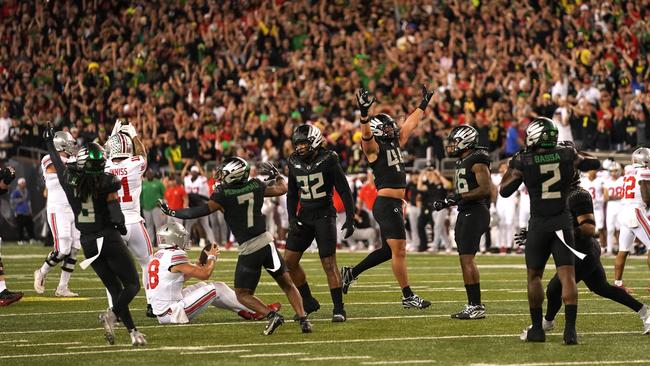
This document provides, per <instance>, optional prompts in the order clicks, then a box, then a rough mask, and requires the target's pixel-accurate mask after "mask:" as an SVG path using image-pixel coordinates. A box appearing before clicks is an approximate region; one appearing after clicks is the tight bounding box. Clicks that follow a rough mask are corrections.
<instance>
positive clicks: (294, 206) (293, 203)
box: [287, 170, 298, 221]
mask: <svg viewBox="0 0 650 366" xmlns="http://www.w3.org/2000/svg"><path fill="white" fill-rule="evenodd" d="M287 189H288V190H287V213H288V215H289V221H291V220H293V219H295V218H296V214H297V212H296V211H297V210H298V185H297V184H296V177H295V176H294V175H293V172H292V171H291V170H290V171H289V177H288V182H287Z"/></svg>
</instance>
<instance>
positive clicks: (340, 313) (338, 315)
mask: <svg viewBox="0 0 650 366" xmlns="http://www.w3.org/2000/svg"><path fill="white" fill-rule="evenodd" d="M346 320H348V317H347V316H346V314H345V310H343V309H341V310H334V313H333V314H332V323H343V322H345V321H346Z"/></svg>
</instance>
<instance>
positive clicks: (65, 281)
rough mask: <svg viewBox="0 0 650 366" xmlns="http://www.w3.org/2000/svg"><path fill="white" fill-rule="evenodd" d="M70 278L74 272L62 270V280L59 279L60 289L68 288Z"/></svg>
mask: <svg viewBox="0 0 650 366" xmlns="http://www.w3.org/2000/svg"><path fill="white" fill-rule="evenodd" d="M70 276H72V272H68V271H63V270H61V279H59V287H61V288H63V287H68V282H70Z"/></svg>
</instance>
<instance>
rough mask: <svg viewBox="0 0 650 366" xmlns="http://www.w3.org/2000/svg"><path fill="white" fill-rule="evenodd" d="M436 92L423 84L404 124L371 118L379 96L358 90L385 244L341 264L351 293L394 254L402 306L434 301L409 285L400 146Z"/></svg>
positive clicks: (379, 116) (385, 117)
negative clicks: (362, 276)
mask: <svg viewBox="0 0 650 366" xmlns="http://www.w3.org/2000/svg"><path fill="white" fill-rule="evenodd" d="M432 95H433V92H430V91H428V90H427V89H426V87H424V86H423V87H422V101H421V102H420V106H419V107H418V108H417V109H416V110H415V111H414V112H413V113H411V115H409V116H408V118H407V119H406V121H405V122H404V123H403V124H402V126H398V125H397V124H396V123H395V121H394V120H393V118H392V117H390V116H389V115H387V114H384V113H380V114H377V115H374V116H372V118H368V111H369V110H370V106H372V104H373V103H374V102H375V98H374V97H371V96H370V95H369V93H368V91H367V90H365V89H361V90H359V92H358V94H357V102H358V103H359V110H360V111H361V132H362V142H361V146H362V148H363V152H364V154H365V155H366V158H367V159H368V162H369V163H370V167H371V168H372V171H373V175H374V177H375V185H376V186H377V200H376V201H375V205H374V206H373V208H372V214H373V216H374V217H375V220H377V223H378V224H379V231H380V234H381V240H382V247H381V248H379V249H377V250H375V251H374V252H372V253H370V254H368V256H367V257H366V258H364V259H363V260H362V261H361V262H359V263H358V264H357V265H356V266H354V267H343V268H341V278H342V281H343V293H347V291H348V288H349V287H350V284H352V282H353V281H354V280H355V279H356V278H357V277H358V276H359V275H360V274H361V273H362V272H364V271H366V270H368V269H370V268H373V267H375V266H377V265H379V264H381V263H384V262H386V261H388V260H389V259H391V258H392V262H393V263H392V264H393V274H394V275H395V278H396V279H397V282H398V283H399V286H400V287H401V288H402V306H404V307H405V308H419V309H423V308H426V307H428V306H429V305H431V302H430V301H427V300H424V299H422V298H420V297H419V296H418V295H416V294H414V293H413V291H412V290H411V287H410V286H409V280H408V270H407V268H406V227H405V226H404V208H403V204H404V201H403V199H404V195H405V192H406V189H405V188H406V172H405V171H404V162H403V161H402V153H401V151H400V147H401V146H404V145H405V144H406V142H407V141H408V139H409V137H410V136H411V133H412V132H413V131H414V130H415V128H417V126H418V123H419V121H420V118H421V117H422V115H423V114H424V110H425V108H426V107H427V105H428V104H429V101H430V100H431V96H432ZM400 131H401V133H400Z"/></svg>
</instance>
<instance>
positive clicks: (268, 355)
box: [239, 352, 309, 358]
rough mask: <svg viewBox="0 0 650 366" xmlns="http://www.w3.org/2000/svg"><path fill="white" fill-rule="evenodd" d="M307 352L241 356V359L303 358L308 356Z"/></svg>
mask: <svg viewBox="0 0 650 366" xmlns="http://www.w3.org/2000/svg"><path fill="white" fill-rule="evenodd" d="M308 354H309V353H305V352H290V353H265V354H259V355H240V356H239V358H262V357H284V356H302V355H308Z"/></svg>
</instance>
